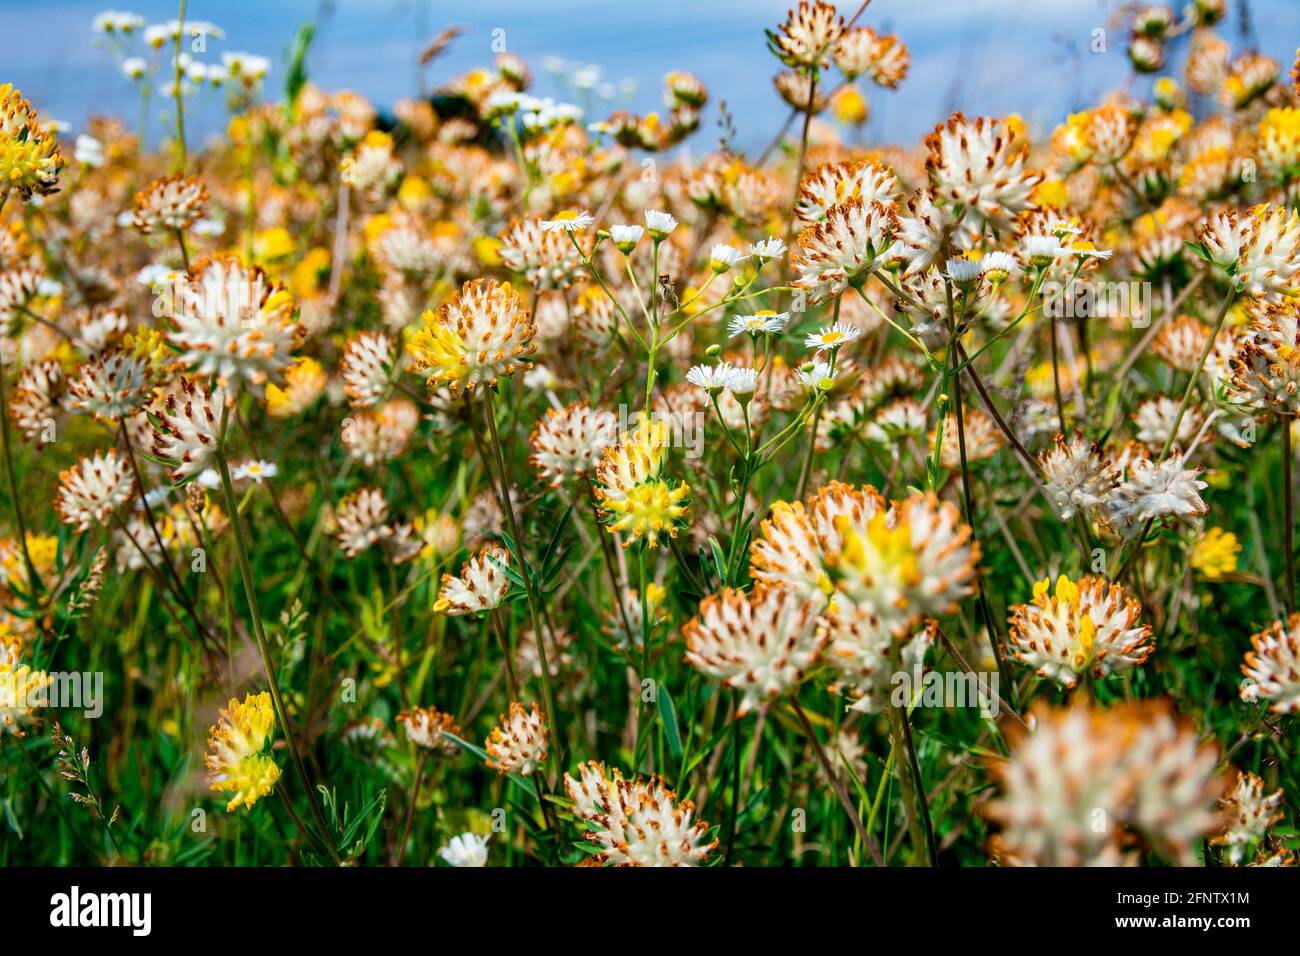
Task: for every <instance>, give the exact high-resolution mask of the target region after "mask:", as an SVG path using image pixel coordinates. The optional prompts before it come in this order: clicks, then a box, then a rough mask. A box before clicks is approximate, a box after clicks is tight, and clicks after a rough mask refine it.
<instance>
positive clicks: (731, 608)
mask: <svg viewBox="0 0 1300 956" xmlns="http://www.w3.org/2000/svg"><path fill="white" fill-rule="evenodd" d="M682 633H683V635H684V636H685V638H686V661H687V663H689V664H691V665H693V666H695V667H698V668H699V669H700V670H702V671H703V672H704V673H706V674H708V675H709V676H710V677H713V678H715V679H716V680H720V681H721V682H722V683H723V684H724V685H726V686H727V687H734V688H735V689H736V690H738V691H740V692H741V700H740V707H739V709H738V711H737V716H740V715H743V714H746V713H748V712H749V711H750V710H752V709H753V708H754V707H756V706H758V705H759V704H760V703H762V702H763V701H765V700H770V699H773V698H775V697H778V696H780V695H781V694H783V693H785V692H787V691H790V690H793V689H794V688H795V687H797V686H798V685H799V682H800V681H801V680H802V679H803V676H804V674H805V673H807V671H808V669H809V668H810V667H811V666H812V664H813V662H814V661H816V660H817V658H818V656H819V655H820V653H821V649H822V646H823V645H824V644H825V643H826V628H825V626H824V625H822V624H821V623H820V622H819V621H818V619H817V605H816V604H814V603H813V602H811V601H809V600H807V599H805V598H801V597H800V596H799V594H798V593H796V592H795V591H793V590H791V589H787V588H780V587H762V586H760V587H758V588H756V589H755V590H754V591H752V592H750V593H748V594H746V593H745V592H743V591H735V590H731V589H727V590H724V591H722V592H721V593H719V594H714V595H711V596H709V597H707V598H705V599H704V600H703V601H702V602H701V603H700V608H699V613H698V614H696V616H695V617H694V618H692V619H691V620H690V621H688V622H687V624H686V625H685V627H683V628H682Z"/></svg>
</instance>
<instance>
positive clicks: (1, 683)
mask: <svg viewBox="0 0 1300 956" xmlns="http://www.w3.org/2000/svg"><path fill="white" fill-rule="evenodd" d="M19 652H20V648H19V646H18V645H16V644H5V643H3V642H0V734H5V733H10V734H13V735H14V736H15V737H22V736H24V734H25V731H24V730H23V728H22V725H23V724H26V723H29V722H30V721H31V719H32V717H33V715H34V713H35V710H36V708H37V707H38V706H41V705H42V704H43V701H44V695H45V690H46V688H47V687H49V686H50V684H51V683H52V679H51V678H50V675H49V674H47V673H45V671H34V670H32V669H31V668H30V667H28V666H27V665H26V664H22V663H20V662H19Z"/></svg>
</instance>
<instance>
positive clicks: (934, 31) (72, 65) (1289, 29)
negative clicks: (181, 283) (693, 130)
mask: <svg viewBox="0 0 1300 956" xmlns="http://www.w3.org/2000/svg"><path fill="white" fill-rule="evenodd" d="M1239 2H1240V0H1229V3H1230V5H1231V7H1232V10H1233V12H1232V14H1231V16H1230V18H1229V19H1230V23H1229V24H1228V25H1226V26H1225V27H1223V28H1221V29H1223V31H1224V32H1225V34H1226V35H1227V36H1228V38H1229V40H1230V41H1231V42H1232V45H1233V49H1234V51H1236V50H1239V49H1242V48H1244V47H1245V46H1247V45H1250V46H1257V47H1258V48H1260V49H1262V50H1263V51H1264V52H1266V53H1269V54H1271V55H1272V56H1275V57H1277V58H1279V59H1280V60H1282V61H1283V62H1284V63H1285V64H1286V65H1287V67H1288V68H1289V67H1290V65H1291V63H1292V62H1293V58H1294V56H1295V50H1296V46H1297V45H1298V44H1300V0H1250V5H1249V10H1250V15H1251V17H1250V18H1251V21H1252V24H1253V31H1252V39H1251V42H1250V43H1247V42H1245V41H1244V40H1243V35H1242V32H1241V22H1240V17H1239V13H1238V9H1237V8H1238V4H1239ZM1181 3H1182V0H1178V5H1181ZM107 5H108V4H104V3H95V2H83V0H43V2H39V3H33V2H25V3H24V2H15V0H0V35H3V36H5V37H7V38H9V42H8V43H7V47H8V49H7V50H6V57H5V63H4V69H3V76H0V80H6V81H13V82H14V83H15V84H16V85H17V86H18V87H19V88H20V89H21V90H22V91H23V93H24V94H25V95H26V96H28V97H29V98H30V99H31V100H32V101H33V103H34V104H35V105H36V106H37V107H38V108H39V109H41V110H42V111H43V112H44V113H46V114H47V115H51V116H55V117H58V118H60V119H64V120H67V121H68V122H70V123H72V124H73V125H74V127H80V126H81V125H82V124H84V122H85V119H86V117H87V116H88V115H91V114H94V113H116V114H119V115H122V116H123V117H126V118H127V120H128V122H130V123H134V122H135V121H136V116H137V115H138V101H137V99H136V97H135V94H134V92H133V90H132V89H131V87H130V85H129V84H128V82H127V81H126V80H124V79H122V78H121V77H120V76H119V75H118V74H117V72H116V69H115V67H114V66H113V64H112V62H111V60H110V58H109V56H108V54H107V53H105V52H104V51H103V50H101V49H98V48H97V47H96V46H95V44H94V39H93V36H92V33H91V30H90V22H91V18H92V17H93V16H94V14H95V13H97V12H98V11H100V10H102V9H104V7H105V6H107ZM113 5H114V6H117V7H119V8H121V9H126V10H132V11H135V12H137V13H140V14H141V15H143V16H144V17H146V19H148V20H150V21H160V20H165V19H168V18H171V17H174V16H175V15H176V4H175V3H172V2H154V0H148V2H134V3H133V2H131V0H119V2H117V3H115V4H113ZM788 5H789V3H788V0H710V2H707V3H703V2H700V0H653V2H650V3H629V2H626V0H585V2H580V0H526V2H521V0H482V2H477V3H465V2H443V0H332V2H329V0H326V2H324V3H322V2H318V0H190V2H189V12H188V14H187V16H188V18H190V19H203V20H211V21H213V22H215V23H217V24H218V25H220V26H221V27H222V28H223V29H224V30H225V31H226V34H227V36H226V39H225V40H223V41H213V42H211V43H210V44H209V53H208V57H209V58H212V59H216V58H219V56H220V52H221V51H222V50H235V49H238V50H248V51H250V52H254V53H260V54H262V55H264V56H267V57H269V58H270V59H271V60H272V62H273V63H274V67H273V72H272V74H271V77H270V79H269V83H270V86H271V88H272V89H273V90H276V91H278V90H279V88H280V84H281V83H282V82H283V78H284V69H283V55H284V51H285V49H286V47H287V46H288V43H289V41H290V39H291V37H292V36H293V33H294V30H295V28H296V26H297V24H298V23H300V22H302V21H304V20H308V19H313V18H321V19H322V22H323V27H322V30H321V34H320V36H319V38H318V41H317V44H316V46H315V47H314V50H313V54H312V58H311V60H310V62H309V66H310V71H311V75H312V78H313V80H315V81H316V82H317V83H319V84H320V85H321V86H323V87H325V88H328V89H337V88H349V89H354V90H357V91H358V92H360V93H362V94H364V95H366V96H368V97H370V98H371V99H372V100H374V101H375V102H376V103H377V104H379V105H381V106H383V105H385V104H388V103H391V102H392V100H394V99H395V98H397V97H400V96H407V95H411V94H412V93H413V92H414V91H415V89H416V87H415V67H414V60H415V56H416V54H417V52H418V50H419V49H420V48H421V47H422V46H423V45H424V43H426V42H427V41H428V39H429V38H431V37H432V36H433V35H434V34H435V33H437V32H438V31H439V30H441V29H442V28H443V27H445V26H449V25H452V24H456V25H460V26H462V27H464V28H465V29H466V32H465V34H464V35H462V36H461V37H460V38H459V39H457V40H456V41H455V43H454V44H453V46H452V47H451V48H450V50H449V51H448V52H447V53H446V54H444V55H443V56H442V57H441V58H439V59H438V60H437V61H435V63H434V64H433V66H432V67H431V69H430V71H429V74H428V76H429V79H430V82H431V83H432V84H433V85H437V84H439V83H440V82H442V81H443V80H445V79H447V78H448V77H450V76H452V75H453V74H455V73H457V72H461V71H464V70H466V69H469V68H471V67H473V66H477V65H482V64H485V63H488V62H490V60H491V58H492V56H493V54H492V50H491V42H492V36H493V31H494V30H496V29H501V30H504V31H505V33H504V39H505V42H506V46H507V48H508V49H510V50H511V51H513V52H516V53H518V54H520V55H521V56H523V57H525V58H526V59H527V60H528V61H529V63H530V65H531V66H532V67H533V70H534V73H535V74H536V75H537V77H538V80H537V84H536V91H537V92H539V93H541V94H552V95H557V96H561V97H562V96H563V95H564V91H563V90H562V89H560V88H558V87H557V86H556V85H555V82H554V81H553V79H552V77H551V76H549V75H548V74H547V73H546V71H545V70H544V69H543V65H542V64H543V59H544V58H545V57H547V56H556V57H561V58H563V59H565V60H567V61H571V62H575V63H583V64H594V65H597V66H599V67H600V68H601V70H602V79H603V80H606V81H608V82H610V83H612V84H613V85H614V86H615V87H618V86H619V85H620V84H621V83H622V81H624V80H631V81H634V82H635V83H636V85H637V87H638V92H637V93H636V94H635V96H634V97H633V99H632V103H631V105H632V107H633V108H635V109H638V110H640V111H648V110H651V109H655V108H657V106H658V100H659V96H660V87H661V79H662V76H663V74H664V73H665V72H666V71H667V70H670V69H684V70H689V71H691V72H694V73H696V74H698V75H699V76H700V77H701V78H702V79H703V80H704V81H705V82H706V83H707V84H708V86H709V88H710V90H711V91H712V94H713V101H714V104H716V103H717V102H718V101H719V100H726V102H727V104H728V106H729V108H730V109H731V112H732V113H733V115H734V116H735V121H736V126H737V127H738V129H739V133H740V136H739V140H740V142H741V144H742V145H754V144H757V143H761V142H765V141H766V140H767V139H768V138H769V137H770V136H771V134H772V133H773V132H774V131H775V129H776V128H777V127H778V126H779V124H780V123H781V121H782V120H783V119H784V117H785V115H786V110H785V108H784V106H783V105H782V104H781V103H780V101H779V100H778V98H777V96H776V94H775V92H774V91H773V89H772V86H771V82H770V77H771V74H772V72H773V66H774V63H775V61H774V59H773V58H772V57H771V56H770V54H768V53H767V52H766V49H765V47H764V40H763V29H764V27H768V26H773V25H775V24H776V23H777V22H779V21H780V20H781V19H783V17H784V13H785V10H786V8H787V6H788ZM1121 5H1122V4H1121V3H1120V0H873V2H872V3H871V5H870V6H869V7H868V9H867V12H866V13H865V14H864V15H863V18H862V20H861V21H860V22H862V23H865V24H869V25H871V26H874V27H876V28H877V29H886V30H889V31H892V32H897V33H899V34H900V35H901V36H902V38H903V39H904V40H905V41H906V42H907V44H908V45H909V47H910V48H911V50H912V55H913V60H912V70H911V74H910V75H909V77H908V79H907V81H906V82H905V83H904V84H903V86H902V87H901V88H900V90H898V91H897V92H893V93H890V92H888V91H883V90H878V89H874V88H873V89H868V90H866V92H867V93H868V96H869V99H870V102H871V107H872V111H873V117H872V121H871V125H870V126H869V127H868V133H869V136H870V138H871V139H872V140H873V141H889V142H911V141H914V140H915V139H917V138H918V137H920V136H921V135H923V134H924V133H925V132H927V131H928V130H929V128H930V127H932V126H933V124H934V123H935V122H936V121H938V120H939V119H942V118H943V117H946V116H947V114H948V113H949V112H951V110H952V109H956V108H960V109H964V110H966V111H967V112H969V113H995V114H1001V113H1006V112H1011V111H1018V112H1020V113H1022V115H1024V116H1025V118H1026V119H1027V120H1028V121H1029V122H1030V123H1031V125H1032V126H1034V127H1035V128H1037V129H1039V130H1043V129H1049V128H1050V127H1051V126H1052V125H1054V124H1055V123H1056V122H1057V121H1059V119H1060V118H1062V117H1063V116H1064V114H1065V113H1066V112H1067V111H1068V110H1070V109H1073V108H1078V107H1079V106H1082V105H1085V104H1087V103H1089V102H1095V100H1096V99H1097V97H1098V96H1099V95H1100V94H1102V93H1104V92H1105V91H1107V90H1109V89H1111V88H1113V87H1114V86H1116V85H1117V84H1118V83H1121V82H1123V81H1124V79H1125V77H1126V76H1127V73H1128V70H1127V65H1126V61H1125V53H1124V47H1125V32H1124V30H1123V28H1122V27H1121V26H1119V25H1117V24H1116V23H1115V22H1114V21H1113V17H1114V15H1115V12H1116V10H1117V9H1118V8H1119V7H1120V6H1121ZM840 8H841V10H842V11H844V12H845V13H846V15H847V14H848V13H851V12H852V10H854V9H856V4H855V3H853V2H852V0H847V2H843V3H841V4H840ZM323 9H324V10H328V14H327V15H325V16H324V17H322V10H323ZM1108 27H1109V33H1108V41H1109V42H1108V45H1107V46H1108V49H1107V52H1105V53H1101V54H1097V53H1092V52H1090V50H1089V44H1090V39H1091V34H1092V31H1093V30H1094V29H1097V28H1103V29H1105V28H1108ZM1138 92H1141V91H1140V90H1139V91H1138ZM205 95H206V98H207V101H208V102H207V103H206V104H197V105H196V107H195V108H194V109H193V110H192V111H191V114H190V117H189V118H190V121H191V122H192V123H193V124H195V125H196V126H197V127H198V130H199V131H200V132H203V131H208V132H211V131H212V130H213V129H216V128H218V126H217V124H218V122H219V117H220V104H219V96H218V94H205ZM604 111H605V109H604V108H601V109H599V110H597V111H596V112H600V113H603V112H604ZM715 117H716V112H715V111H714V110H713V109H711V110H710V112H709V114H708V115H707V117H706V124H708V126H706V130H705V131H704V132H703V133H702V134H701V136H708V137H709V139H710V140H711V139H712V138H713V132H712V128H711V127H712V123H713V120H714V118H715ZM706 145H711V143H708V142H706V143H701V146H706Z"/></svg>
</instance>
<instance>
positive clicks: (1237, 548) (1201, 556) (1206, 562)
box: [1192, 528, 1241, 581]
mask: <svg viewBox="0 0 1300 956" xmlns="http://www.w3.org/2000/svg"><path fill="white" fill-rule="evenodd" d="M1240 553H1241V542H1240V541H1238V540H1237V536H1236V535H1235V534H1233V533H1232V532H1231V531H1224V530H1223V529H1222V528H1207V529H1206V531H1205V534H1204V535H1202V536H1201V539H1200V540H1199V541H1197V542H1196V547H1195V548H1194V549H1193V551H1192V567H1193V568H1195V569H1196V570H1197V571H1198V572H1200V575H1201V576H1202V577H1204V578H1208V579H1209V580H1211V581H1217V580H1219V579H1220V578H1222V577H1223V576H1224V575H1225V574H1231V573H1232V572H1234V571H1236V570H1237V556H1238V555H1239V554H1240Z"/></svg>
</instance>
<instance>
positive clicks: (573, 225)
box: [542, 209, 596, 232]
mask: <svg viewBox="0 0 1300 956" xmlns="http://www.w3.org/2000/svg"><path fill="white" fill-rule="evenodd" d="M595 221H596V217H595V216H593V215H591V213H587V212H575V211H574V210H572V209H566V210H564V212H561V213H558V214H557V215H556V217H555V218H554V219H543V220H542V229H543V231H545V232H581V231H582V230H584V229H586V228H587V227H588V226H590V225H591V224H592V223H593V222H595Z"/></svg>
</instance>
